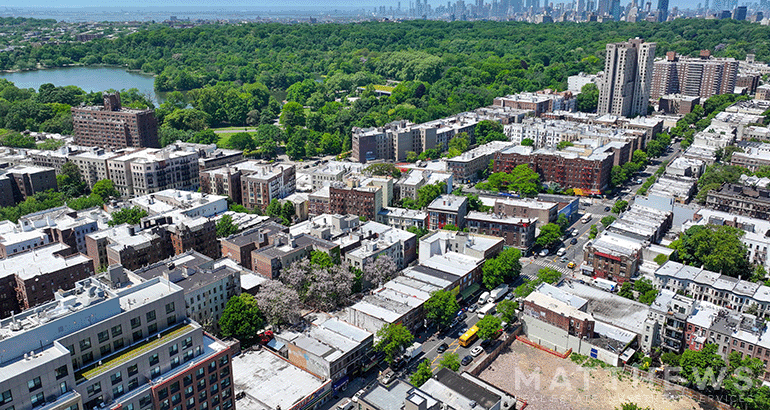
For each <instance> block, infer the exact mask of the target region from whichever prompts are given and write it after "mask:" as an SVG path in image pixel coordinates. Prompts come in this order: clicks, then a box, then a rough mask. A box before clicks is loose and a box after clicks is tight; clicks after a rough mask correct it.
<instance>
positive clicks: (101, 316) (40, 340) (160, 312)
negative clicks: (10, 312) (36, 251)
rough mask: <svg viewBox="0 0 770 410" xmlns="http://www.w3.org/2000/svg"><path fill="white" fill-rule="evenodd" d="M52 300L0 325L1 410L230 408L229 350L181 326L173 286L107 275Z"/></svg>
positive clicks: (180, 300) (119, 273) (117, 272)
mask: <svg viewBox="0 0 770 410" xmlns="http://www.w3.org/2000/svg"><path fill="white" fill-rule="evenodd" d="M129 285H130V286H129ZM55 298H56V300H55V301H53V302H50V303H48V304H45V305H42V306H40V308H39V309H36V310H35V311H29V312H24V313H22V314H18V315H16V316H15V317H13V318H8V319H5V320H3V321H2V322H0V332H1V333H2V334H3V336H4V337H3V340H2V341H0V344H2V349H3V351H4V352H5V353H4V357H5V358H6V361H5V362H4V363H3V365H2V367H3V370H4V371H3V372H2V373H3V375H4V376H3V377H2V379H0V390H2V391H3V392H5V394H4V397H5V398H6V399H5V400H6V402H7V404H10V405H12V406H13V407H14V408H18V409H25V410H28V409H33V408H36V407H40V406H45V408H57V409H70V410H73V409H76V408H77V409H79V408H83V409H86V410H93V409H98V408H105V407H109V408H115V407H119V408H134V409H157V410H160V409H163V408H171V406H172V404H171V403H174V404H178V405H182V403H183V402H184V403H185V405H187V407H189V408H190V409H196V410H202V409H206V408H209V407H211V408H216V407H217V406H219V407H220V408H222V409H224V408H228V409H231V408H233V400H234V397H233V394H232V387H231V384H232V379H231V373H232V369H231V365H230V357H231V356H232V354H233V351H232V348H231V346H229V345H226V344H224V343H223V342H221V341H219V340H217V339H215V338H214V337H212V336H210V335H208V334H207V333H205V332H204V331H203V329H202V328H201V327H200V326H199V325H198V324H197V323H195V322H192V321H189V319H187V317H186V315H185V313H184V310H183V309H182V308H181V306H183V305H184V303H185V300H184V295H183V290H182V288H180V287H179V286H177V285H175V284H173V283H170V282H168V281H166V280H165V279H163V278H155V279H152V280H150V281H147V282H144V283H137V282H132V281H131V279H129V277H128V274H127V273H126V272H125V271H124V270H123V269H122V268H120V267H113V268H112V269H110V271H109V272H108V273H107V274H106V275H102V276H100V277H98V278H97V277H95V278H88V279H85V280H82V281H79V282H77V283H76V285H75V289H72V290H70V291H66V292H57V293H56V294H55ZM29 340H35V341H37V342H36V343H35V344H34V346H30V345H29V343H27V342H25V341H29ZM185 394H186V396H185V397H184V398H182V396H183V395H185Z"/></svg>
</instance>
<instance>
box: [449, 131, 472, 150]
mask: <svg viewBox="0 0 770 410" xmlns="http://www.w3.org/2000/svg"><path fill="white" fill-rule="evenodd" d="M469 144H470V142H469V141H468V134H466V133H464V132H461V133H459V134H457V135H455V136H454V137H452V139H451V140H449V149H450V150H451V149H455V150H457V151H459V152H460V153H463V152H465V151H468V145H469Z"/></svg>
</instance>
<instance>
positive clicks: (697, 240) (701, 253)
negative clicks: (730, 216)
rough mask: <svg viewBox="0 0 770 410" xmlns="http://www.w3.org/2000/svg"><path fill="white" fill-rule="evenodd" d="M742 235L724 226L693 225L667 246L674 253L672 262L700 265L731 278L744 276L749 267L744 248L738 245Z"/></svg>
mask: <svg viewBox="0 0 770 410" xmlns="http://www.w3.org/2000/svg"><path fill="white" fill-rule="evenodd" d="M743 235H744V232H743V231H742V230H740V229H738V228H733V227H731V226H727V225H720V226H716V225H695V226H692V227H690V228H689V229H687V230H686V231H685V232H684V233H682V234H681V236H680V237H679V239H677V240H675V241H674V242H672V243H671V245H670V247H671V248H673V249H676V250H677V252H676V253H674V255H675V260H678V261H680V262H682V263H684V264H687V265H694V266H703V267H704V268H705V269H707V270H710V271H714V272H721V273H723V274H725V275H729V276H733V277H737V276H738V275H743V276H747V275H748V274H749V272H751V265H750V263H749V260H748V257H747V249H746V245H745V244H743V242H741V236H743ZM674 255H672V256H674Z"/></svg>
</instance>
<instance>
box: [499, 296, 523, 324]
mask: <svg viewBox="0 0 770 410" xmlns="http://www.w3.org/2000/svg"><path fill="white" fill-rule="evenodd" d="M495 309H496V310H497V313H499V314H500V318H501V319H503V321H505V322H506V323H512V322H513V321H514V320H516V311H517V310H518V309H519V304H518V303H517V302H514V301H512V300H507V299H505V300H502V301H500V303H498V304H497V307H496V308H495Z"/></svg>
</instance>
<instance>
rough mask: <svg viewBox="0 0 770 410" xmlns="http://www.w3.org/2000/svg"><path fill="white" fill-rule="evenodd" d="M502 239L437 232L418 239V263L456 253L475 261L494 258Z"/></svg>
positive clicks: (462, 233)
mask: <svg viewBox="0 0 770 410" xmlns="http://www.w3.org/2000/svg"><path fill="white" fill-rule="evenodd" d="M504 245H505V241H504V240H503V238H500V237H495V236H487V235H480V234H471V233H467V232H459V231H446V230H438V231H436V232H433V233H430V234H428V235H425V236H423V237H422V238H420V252H419V256H420V262H421V263H422V262H425V261H427V260H428V259H430V258H431V257H433V256H436V255H445V254H447V253H449V252H456V253H459V254H462V255H466V256H470V257H473V258H476V259H481V260H487V259H491V258H494V257H495V256H497V254H498V253H500V251H501V250H503V246H504Z"/></svg>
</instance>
